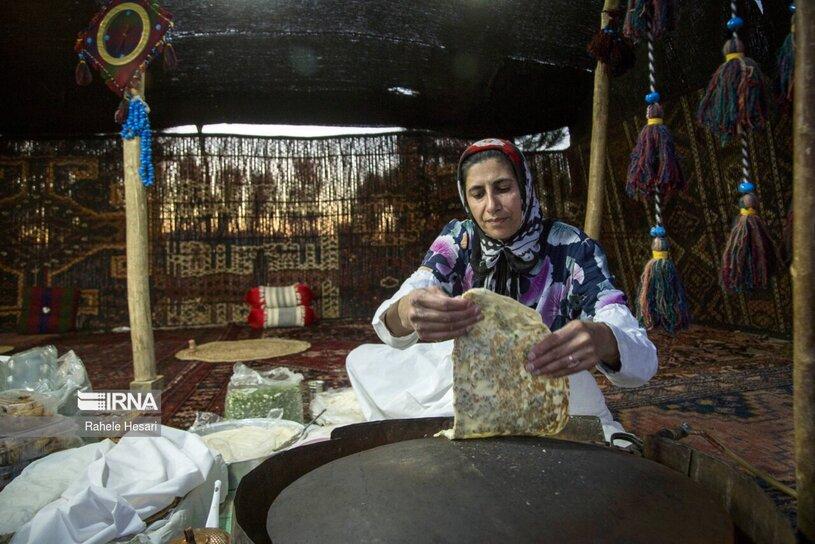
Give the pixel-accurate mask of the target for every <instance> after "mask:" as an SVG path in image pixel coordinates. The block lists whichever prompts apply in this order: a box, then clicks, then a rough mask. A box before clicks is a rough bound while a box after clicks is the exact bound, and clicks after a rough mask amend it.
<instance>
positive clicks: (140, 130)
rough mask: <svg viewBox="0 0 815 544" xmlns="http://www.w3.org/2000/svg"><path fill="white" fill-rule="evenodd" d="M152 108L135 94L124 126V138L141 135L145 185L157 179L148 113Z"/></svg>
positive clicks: (140, 174)
mask: <svg viewBox="0 0 815 544" xmlns="http://www.w3.org/2000/svg"><path fill="white" fill-rule="evenodd" d="M149 112H150V108H148V107H147V103H146V102H145V101H144V99H143V98H142V97H141V96H138V95H137V96H134V97H133V98H131V99H130V105H129V108H128V111H127V119H126V120H125V122H124V125H123V126H122V132H121V135H122V139H124V140H132V139H133V138H136V137H139V138H141V140H140V146H139V152H140V160H139V178H141V182H142V184H144V186H145V187H150V186H151V185H153V182H154V181H155V177H156V176H155V170H154V168H153V151H152V145H151V144H152V139H153V131H152V130H151V129H150V118H149V117H148V113H149Z"/></svg>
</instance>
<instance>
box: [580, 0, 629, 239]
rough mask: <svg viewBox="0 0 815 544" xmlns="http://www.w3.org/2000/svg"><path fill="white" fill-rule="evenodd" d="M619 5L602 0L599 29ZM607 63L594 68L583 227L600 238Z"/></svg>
mask: <svg viewBox="0 0 815 544" xmlns="http://www.w3.org/2000/svg"><path fill="white" fill-rule="evenodd" d="M619 6H620V0H605V3H604V4H603V13H602V14H601V15H600V28H603V27H605V26H606V25H607V24H608V20H609V17H608V12H609V11H611V10H615V9H617V8H618V7H619ZM609 80H610V75H609V69H608V66H606V65H605V64H604V63H602V62H599V61H598V62H597V68H596V69H595V70H594V99H593V102H592V117H591V149H590V157H589V186H588V191H587V193H588V194H587V198H586V220H585V222H584V224H583V230H584V231H586V234H588V235H589V236H590V237H592V238H594V239H595V240H599V239H600V227H601V223H602V220H603V191H604V189H605V188H604V187H603V184H604V182H605V172H606V136H607V131H608V97H609V88H610V86H611V85H610V82H609Z"/></svg>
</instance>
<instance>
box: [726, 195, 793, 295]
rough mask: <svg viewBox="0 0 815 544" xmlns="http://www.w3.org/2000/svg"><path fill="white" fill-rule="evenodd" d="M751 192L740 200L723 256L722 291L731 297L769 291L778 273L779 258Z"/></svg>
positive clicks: (756, 200)
mask: <svg viewBox="0 0 815 544" xmlns="http://www.w3.org/2000/svg"><path fill="white" fill-rule="evenodd" d="M742 185H743V186H749V189H750V192H747V191H746V189H747V187H746V189H745V193H744V194H743V195H742V197H741V198H740V199H739V208H740V210H739V211H740V213H739V217H738V218H737V219H736V221H735V223H734V224H733V229H732V230H731V231H730V237H729V238H728V240H727V245H726V246H725V249H724V255H722V270H721V280H722V287H724V288H725V290H727V291H729V292H731V293H740V292H742V291H752V290H755V289H766V288H767V287H768V286H769V284H770V277H771V276H772V275H773V274H774V273H775V272H776V271H777V269H778V263H779V260H780V259H779V257H778V252H777V249H776V247H775V243H774V242H773V240H772V238H771V237H770V233H769V231H768V229H767V225H766V223H764V220H763V219H762V218H761V216H760V215H758V197H757V196H756V195H755V194H754V193H753V192H752V188H753V185H752V184H751V183H749V182H742Z"/></svg>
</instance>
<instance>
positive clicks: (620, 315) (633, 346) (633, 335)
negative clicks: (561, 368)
mask: <svg viewBox="0 0 815 544" xmlns="http://www.w3.org/2000/svg"><path fill="white" fill-rule="evenodd" d="M594 321H595V322H600V323H605V324H606V325H608V327H609V328H610V329H611V332H612V333H614V338H615V339H616V340H617V349H618V350H619V352H620V370H618V371H616V372H615V371H614V370H612V369H611V368H610V367H608V366H606V365H605V364H603V363H600V364H598V365H597V368H598V369H599V370H600V372H602V373H603V374H604V375H605V376H606V377H607V378H608V380H609V381H610V382H611V383H613V384H614V385H616V386H618V387H639V386H641V385H643V384H645V383H647V382H648V380H650V379H651V378H652V377H653V376H654V374H656V372H657V366H658V363H657V348H656V346H654V344H653V342H651V340H649V339H648V335H647V334H646V332H645V329H643V328H642V327H640V325H639V323H637V319H636V318H635V317H634V316H633V315H631V311H630V310H629V309H628V306H626V305H624V304H609V305H607V306H603V307H602V308H600V309H599V310H597V313H596V314H595V315H594Z"/></svg>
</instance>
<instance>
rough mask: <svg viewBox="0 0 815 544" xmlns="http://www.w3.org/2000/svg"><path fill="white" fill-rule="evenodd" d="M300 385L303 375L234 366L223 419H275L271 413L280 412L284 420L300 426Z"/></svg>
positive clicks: (281, 370) (301, 416)
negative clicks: (279, 410)
mask: <svg viewBox="0 0 815 544" xmlns="http://www.w3.org/2000/svg"><path fill="white" fill-rule="evenodd" d="M302 381H303V375H302V374H298V373H295V372H292V371H291V370H289V369H288V368H285V367H278V368H273V369H271V370H267V371H264V372H259V371H257V370H253V369H251V368H249V367H248V366H246V365H244V364H243V363H236V364H235V366H234V370H233V373H232V378H230V380H229V385H228V386H227V391H226V402H225V406H224V417H225V418H226V419H247V418H253V417H262V418H266V417H274V416H273V415H272V414H273V413H274V412H273V411H274V410H275V409H281V410H282V411H283V412H282V414H281V415H282V417H283V419H287V420H290V421H296V422H298V423H302V422H303V396H302V393H301V390H300V383H301V382H302ZM278 417H280V416H278Z"/></svg>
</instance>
